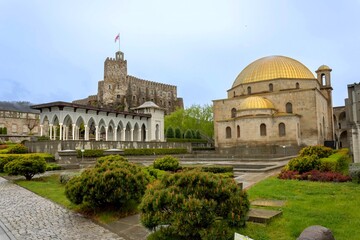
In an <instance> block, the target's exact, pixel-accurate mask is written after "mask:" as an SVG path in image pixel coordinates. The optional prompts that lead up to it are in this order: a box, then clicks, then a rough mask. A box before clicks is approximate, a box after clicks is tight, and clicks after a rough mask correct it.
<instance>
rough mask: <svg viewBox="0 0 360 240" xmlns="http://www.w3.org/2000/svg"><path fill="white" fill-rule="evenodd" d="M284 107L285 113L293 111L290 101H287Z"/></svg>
mask: <svg viewBox="0 0 360 240" xmlns="http://www.w3.org/2000/svg"><path fill="white" fill-rule="evenodd" d="M285 107H286V112H287V113H292V112H293V109H292V104H291V103H290V102H288V103H287V104H286V106H285Z"/></svg>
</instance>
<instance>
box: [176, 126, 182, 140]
mask: <svg viewBox="0 0 360 240" xmlns="http://www.w3.org/2000/svg"><path fill="white" fill-rule="evenodd" d="M175 138H181V130H180V128H178V127H177V128H175Z"/></svg>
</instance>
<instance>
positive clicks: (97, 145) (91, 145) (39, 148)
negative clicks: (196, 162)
mask: <svg viewBox="0 0 360 240" xmlns="http://www.w3.org/2000/svg"><path fill="white" fill-rule="evenodd" d="M25 145H26V146H27V147H28V148H29V150H30V152H46V153H50V154H53V155H54V156H55V159H58V157H59V156H58V151H60V150H75V149H131V148H139V149H142V148H186V149H187V150H188V151H189V152H191V143H173V142H119V141H106V142H105V141H36V142H26V143H25Z"/></svg>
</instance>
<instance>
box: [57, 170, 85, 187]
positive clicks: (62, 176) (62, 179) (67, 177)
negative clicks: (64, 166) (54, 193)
mask: <svg viewBox="0 0 360 240" xmlns="http://www.w3.org/2000/svg"><path fill="white" fill-rule="evenodd" d="M79 175H80V172H68V173H61V174H60V176H59V182H60V183H61V184H66V183H67V182H68V181H70V179H72V178H73V177H75V176H79Z"/></svg>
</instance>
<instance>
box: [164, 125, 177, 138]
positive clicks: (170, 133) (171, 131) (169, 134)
mask: <svg viewBox="0 0 360 240" xmlns="http://www.w3.org/2000/svg"><path fill="white" fill-rule="evenodd" d="M174 136H175V134H174V129H173V128H172V127H168V128H167V129H166V137H167V138H174Z"/></svg>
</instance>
